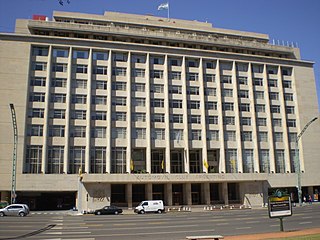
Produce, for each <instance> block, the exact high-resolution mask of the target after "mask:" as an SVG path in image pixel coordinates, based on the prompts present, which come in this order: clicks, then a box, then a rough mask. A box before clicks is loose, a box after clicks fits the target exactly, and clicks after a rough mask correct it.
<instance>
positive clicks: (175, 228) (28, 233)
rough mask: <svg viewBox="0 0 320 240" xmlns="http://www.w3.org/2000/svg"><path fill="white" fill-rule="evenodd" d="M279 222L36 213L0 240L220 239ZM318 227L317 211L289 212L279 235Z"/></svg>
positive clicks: (262, 215) (258, 215) (217, 215)
mask: <svg viewBox="0 0 320 240" xmlns="http://www.w3.org/2000/svg"><path fill="white" fill-rule="evenodd" d="M279 222H280V221H279V219H270V218H269V216H268V211H267V209H256V210H223V211H220V210H216V211H211V212H210V211H201V210H199V211H197V212H175V213H173V212H172V213H171V212H170V213H165V214H145V215H136V214H123V215H118V216H115V215H112V216H106V215H104V216H94V215H82V216H76V215H75V216H67V215H61V214H59V213H54V214H52V213H51V214H50V213H37V214H31V215H29V216H27V217H24V218H22V217H2V218H0V240H4V239H19V238H20V239H23V238H30V239H112V240H118V239H119V240H120V239H121V240H126V239H130V240H132V239H152V240H158V239H173V240H175V239H180V240H182V239H185V237H186V236H190V235H191V236H192V235H212V234H219V235H223V236H230V235H239V234H251V233H265V232H277V231H279V229H280V227H279V225H280V224H279ZM316 227H320V205H319V204H313V205H306V206H303V207H295V208H293V216H291V217H287V218H285V219H284V230H285V231H292V230H300V229H306V228H316Z"/></svg>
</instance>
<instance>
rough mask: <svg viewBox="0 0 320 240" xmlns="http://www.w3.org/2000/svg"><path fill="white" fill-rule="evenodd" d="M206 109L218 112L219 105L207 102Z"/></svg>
mask: <svg viewBox="0 0 320 240" xmlns="http://www.w3.org/2000/svg"><path fill="white" fill-rule="evenodd" d="M206 108H207V110H217V108H218V104H217V102H207V103H206Z"/></svg>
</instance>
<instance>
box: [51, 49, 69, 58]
mask: <svg viewBox="0 0 320 240" xmlns="http://www.w3.org/2000/svg"><path fill="white" fill-rule="evenodd" d="M68 55H69V51H68V50H66V49H53V57H61V58H67V57H68Z"/></svg>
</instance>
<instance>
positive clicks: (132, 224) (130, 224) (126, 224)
mask: <svg viewBox="0 0 320 240" xmlns="http://www.w3.org/2000/svg"><path fill="white" fill-rule="evenodd" d="M112 225H113V226H135V225H137V224H136V223H114V224H112Z"/></svg>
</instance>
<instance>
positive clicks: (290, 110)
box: [286, 106, 294, 114]
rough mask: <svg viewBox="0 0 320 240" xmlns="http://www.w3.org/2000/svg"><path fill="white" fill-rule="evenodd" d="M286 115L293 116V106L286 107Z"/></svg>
mask: <svg viewBox="0 0 320 240" xmlns="http://www.w3.org/2000/svg"><path fill="white" fill-rule="evenodd" d="M286 111H287V114H294V106H287V107H286Z"/></svg>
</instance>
